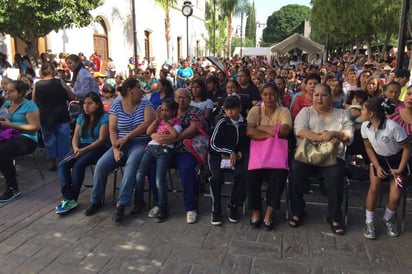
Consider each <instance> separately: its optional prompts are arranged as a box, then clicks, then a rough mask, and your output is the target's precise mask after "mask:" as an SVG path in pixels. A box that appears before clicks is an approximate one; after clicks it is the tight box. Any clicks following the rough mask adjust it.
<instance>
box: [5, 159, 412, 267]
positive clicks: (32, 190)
mask: <svg viewBox="0 0 412 274" xmlns="http://www.w3.org/2000/svg"><path fill="white" fill-rule="evenodd" d="M0 157H1V156H0ZM39 159H40V164H41V168H42V170H43V171H44V174H45V177H46V178H45V180H44V181H43V180H42V179H41V176H40V175H39V172H38V170H37V169H36V167H35V165H34V162H33V158H32V156H27V157H25V158H24V159H18V160H17V167H18V174H19V176H18V179H19V183H20V189H21V191H22V196H21V198H20V199H18V200H16V201H12V202H10V203H7V204H0V266H1V267H0V273H139V272H141V273H412V256H411V254H412V216H411V209H412V207H411V201H409V200H408V202H407V203H408V209H409V210H408V211H407V216H406V227H405V232H404V233H403V234H402V235H401V236H400V237H398V238H390V237H389V236H387V235H386V233H385V232H384V230H383V227H382V225H381V224H380V222H377V227H378V239H377V240H374V241H373V240H366V239H364V238H363V236H362V226H363V222H364V221H363V220H364V209H363V203H364V201H363V200H364V196H365V191H366V188H367V184H366V183H359V182H358V183H353V184H352V186H351V191H350V201H349V204H350V208H349V224H348V227H347V233H346V234H345V235H344V236H335V235H334V234H332V233H331V231H330V228H329V225H328V224H327V223H326V222H325V214H326V207H325V206H324V205H322V203H321V202H322V201H324V197H322V195H321V194H319V192H316V193H315V194H308V195H306V196H305V197H306V198H307V200H308V201H312V203H311V204H310V205H308V208H307V211H308V216H307V219H306V220H305V223H304V224H303V226H302V227H300V228H296V229H293V228H290V227H289V226H288V225H287V223H286V222H285V213H284V209H282V210H281V211H279V212H278V213H277V214H276V219H275V229H274V231H271V232H267V231H264V230H256V229H252V228H250V226H249V217H248V216H249V215H248V213H247V214H246V215H245V216H242V219H241V221H240V222H239V223H238V224H231V223H229V222H227V221H226V222H225V223H224V224H223V225H222V226H220V227H215V226H212V225H211V224H210V213H209V210H210V200H209V198H208V197H204V196H201V197H200V199H199V219H198V222H197V223H196V224H186V219H185V212H184V208H183V198H182V194H181V193H179V192H176V193H170V194H169V208H170V214H169V218H168V220H167V221H166V222H164V223H161V224H157V223H155V222H154V220H152V219H149V218H148V217H147V211H146V212H144V213H143V214H142V215H140V216H138V217H130V216H127V217H126V219H125V221H124V223H123V224H122V225H120V226H117V225H115V224H114V223H113V221H112V214H113V209H114V207H113V204H112V203H111V201H112V193H111V191H110V190H111V185H110V184H111V182H112V179H111V178H109V182H110V183H109V185H108V187H107V197H106V204H105V206H104V208H103V210H102V211H100V212H99V213H97V214H96V215H94V216H92V217H86V216H85V215H84V214H83V211H84V210H85V208H86V207H87V205H88V198H89V194H90V188H84V190H83V192H82V193H81V196H80V199H79V202H80V206H79V207H78V208H77V209H76V210H75V211H74V212H71V213H70V214H67V215H65V216H58V215H56V214H55V212H54V207H55V206H56V205H57V203H58V202H59V201H60V199H61V194H60V187H59V182H58V179H57V172H50V171H48V170H47V163H46V160H45V159H44V157H43V156H42V155H39ZM91 176H92V175H91V172H90V171H88V174H87V176H86V182H87V183H91V178H92V177H91ZM175 179H176V180H177V179H178V178H175ZM176 180H175V181H176ZM3 189H4V180H3V178H0V191H3ZM146 197H147V196H146ZM223 202H224V203H226V202H227V200H225V199H224V200H223ZM282 207H283V208H284V202H282ZM382 213H383V211H382V210H379V211H378V212H377V217H378V218H377V219H378V220H379V219H380V218H381V216H382Z"/></svg>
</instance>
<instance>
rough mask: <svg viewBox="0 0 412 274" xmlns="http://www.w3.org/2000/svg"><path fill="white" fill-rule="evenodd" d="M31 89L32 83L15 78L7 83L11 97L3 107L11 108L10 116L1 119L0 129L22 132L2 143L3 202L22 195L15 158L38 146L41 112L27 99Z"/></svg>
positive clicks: (1, 197) (0, 162) (0, 144)
mask: <svg viewBox="0 0 412 274" xmlns="http://www.w3.org/2000/svg"><path fill="white" fill-rule="evenodd" d="M28 89H29V86H28V85H27V84H25V83H24V82H23V81H12V82H11V83H9V84H8V85H7V92H6V95H7V99H8V100H7V101H6V102H5V103H4V105H3V107H4V108H6V109H7V110H8V112H9V115H10V119H4V120H2V121H0V129H7V128H11V129H14V130H18V131H19V132H20V133H21V135H20V136H18V137H16V138H13V139H10V140H6V141H3V142H1V143H0V155H1V157H0V171H1V173H3V176H4V178H5V180H6V189H5V191H4V193H3V195H1V196H0V202H8V201H11V200H13V199H15V198H17V197H18V196H20V190H19V187H18V185H17V178H16V168H15V166H14V164H13V159H14V157H16V156H22V155H25V154H30V153H32V152H33V151H34V150H35V149H36V148H37V142H38V139H37V131H38V130H39V128H40V114H39V109H38V107H37V106H36V104H35V103H33V102H32V101H28V100H26V99H24V95H25V94H26V92H27V90H28Z"/></svg>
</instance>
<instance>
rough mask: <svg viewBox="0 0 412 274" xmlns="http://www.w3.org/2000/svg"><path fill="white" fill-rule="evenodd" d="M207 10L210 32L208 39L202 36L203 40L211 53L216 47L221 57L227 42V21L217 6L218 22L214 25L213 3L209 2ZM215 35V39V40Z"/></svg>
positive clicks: (207, 26)
mask: <svg viewBox="0 0 412 274" xmlns="http://www.w3.org/2000/svg"><path fill="white" fill-rule="evenodd" d="M207 5H208V6H207V9H206V12H207V14H206V23H205V25H206V29H207V31H208V37H205V36H204V35H202V37H203V39H204V40H205V42H206V47H207V48H208V49H209V52H211V53H213V49H214V46H215V47H216V48H215V49H216V53H217V55H220V54H219V53H221V52H222V51H223V50H224V47H225V41H226V27H227V19H226V18H221V16H220V15H219V14H220V8H219V6H218V5H216V22H215V24H214V23H213V2H212V1H209V3H208V4H207ZM214 35H215V39H213V38H214Z"/></svg>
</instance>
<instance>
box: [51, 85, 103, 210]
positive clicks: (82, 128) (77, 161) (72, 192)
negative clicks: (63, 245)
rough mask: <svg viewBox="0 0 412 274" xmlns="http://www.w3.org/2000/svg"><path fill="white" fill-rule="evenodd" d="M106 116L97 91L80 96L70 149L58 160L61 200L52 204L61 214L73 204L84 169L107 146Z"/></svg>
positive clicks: (76, 197) (73, 206)
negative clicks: (78, 112)
mask: <svg viewBox="0 0 412 274" xmlns="http://www.w3.org/2000/svg"><path fill="white" fill-rule="evenodd" d="M108 136H109V115H108V114H107V113H106V112H105V111H104V108H103V103H102V100H101V99H100V96H99V95H98V94H97V93H94V92H90V93H88V94H86V95H85V96H84V101H83V113H82V114H80V115H79V117H77V121H76V127H75V128H74V133H73V138H72V151H71V152H70V153H69V154H68V155H67V156H66V157H65V158H64V159H63V160H62V161H61V162H60V163H59V179H60V186H61V190H62V195H63V201H61V203H59V204H58V205H57V206H56V213H57V214H61V213H65V212H68V211H70V210H72V209H73V208H75V207H77V199H78V197H79V193H80V188H81V186H82V184H83V180H84V175H85V172H86V168H87V167H88V166H90V165H92V164H93V163H96V162H97V160H99V158H100V157H101V156H102V155H103V154H104V153H105V152H106V150H107V149H108V148H109V146H110V144H109V138H108Z"/></svg>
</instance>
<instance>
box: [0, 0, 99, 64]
mask: <svg viewBox="0 0 412 274" xmlns="http://www.w3.org/2000/svg"><path fill="white" fill-rule="evenodd" d="M100 4H101V1H100V0H82V1H78V0H47V1H44V0H16V1H10V0H0V32H3V33H8V34H10V35H11V36H14V37H19V38H20V39H22V40H23V41H24V42H25V43H26V44H27V49H28V54H30V55H32V56H35V57H37V56H38V55H39V53H38V38H40V37H42V36H45V35H47V34H48V33H49V32H51V31H52V30H55V31H59V30H60V29H64V28H69V27H84V26H87V25H89V24H90V23H91V22H92V20H93V17H92V16H91V15H90V13H89V11H90V10H93V9H95V8H96V7H98V6H99V5H100Z"/></svg>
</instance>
